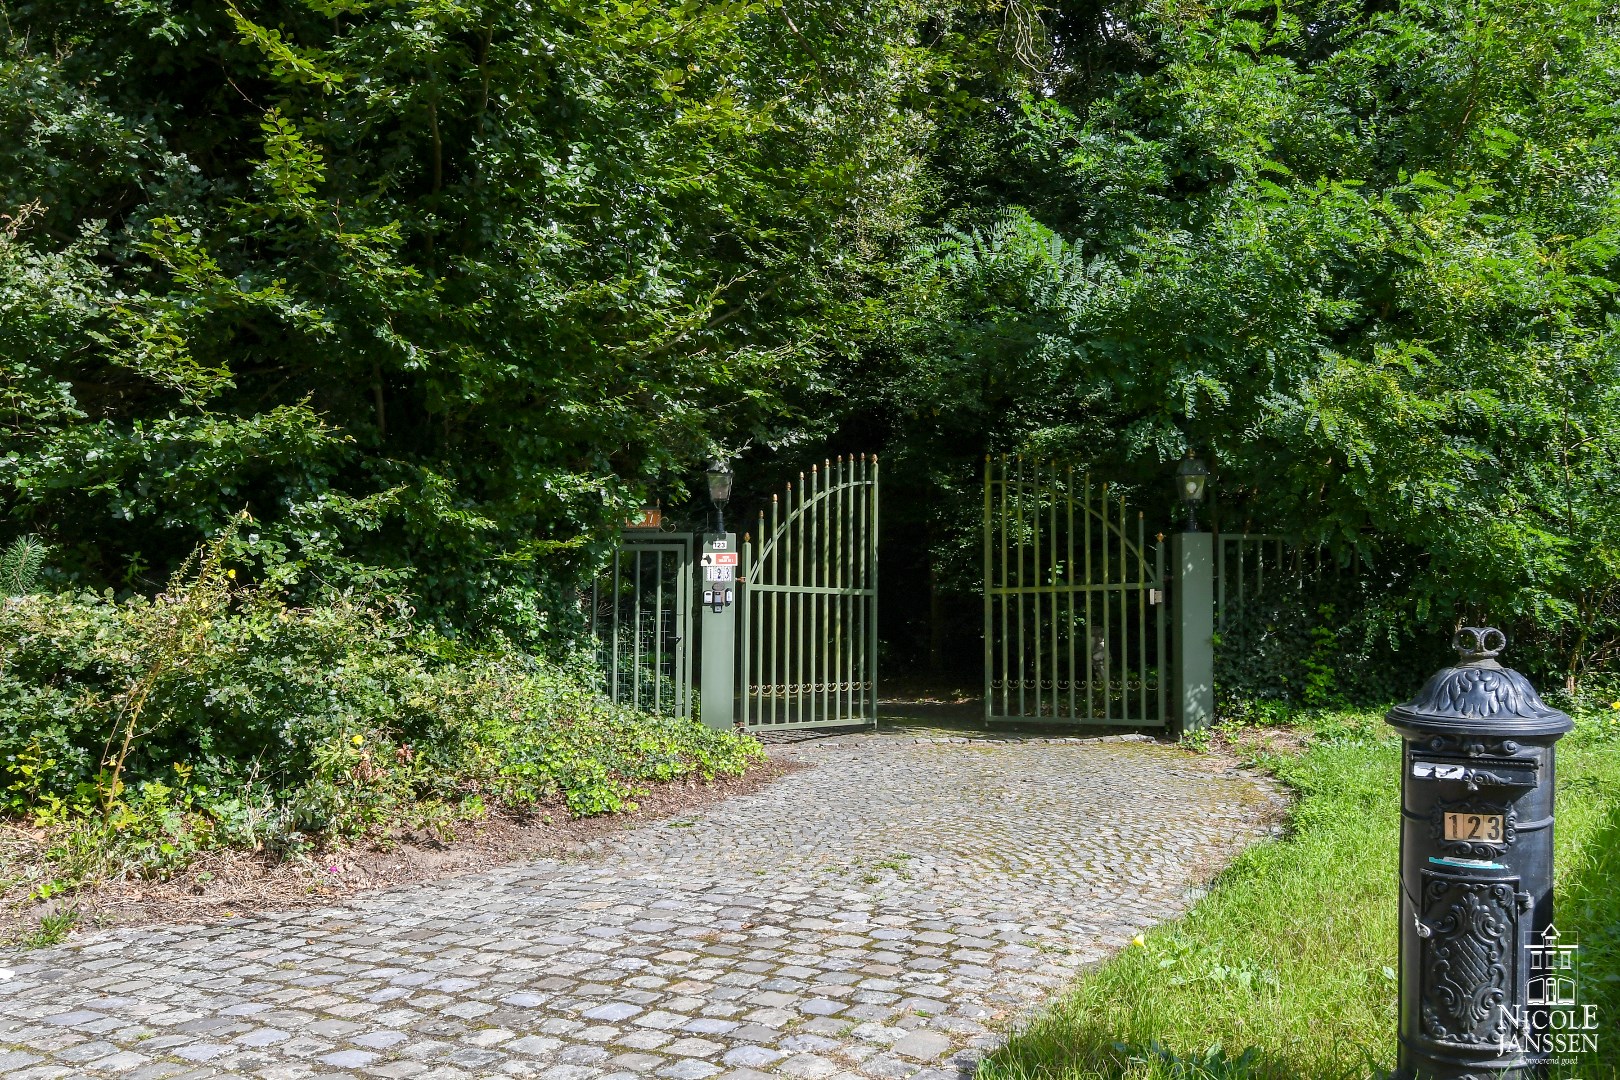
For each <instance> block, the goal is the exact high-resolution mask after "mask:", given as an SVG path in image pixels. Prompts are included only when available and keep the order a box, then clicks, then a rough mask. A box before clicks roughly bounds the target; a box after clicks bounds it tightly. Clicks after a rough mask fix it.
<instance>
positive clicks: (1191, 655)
mask: <svg viewBox="0 0 1620 1080" xmlns="http://www.w3.org/2000/svg"><path fill="white" fill-rule="evenodd" d="M1171 558H1172V559H1173V560H1174V562H1175V576H1176V583H1175V590H1176V591H1175V604H1176V613H1175V625H1174V629H1173V631H1172V632H1173V633H1174V635H1175V655H1176V727H1177V729H1178V730H1179V731H1180V732H1181V733H1182V734H1185V733H1187V732H1189V731H1197V730H1199V729H1201V728H1206V727H1208V726H1209V725H1210V724H1211V723H1213V722H1214V720H1215V547H1214V538H1213V537H1212V536H1211V535H1210V534H1209V533H1207V532H1196V533H1177V534H1175V536H1174V537H1173V538H1172V543H1171Z"/></svg>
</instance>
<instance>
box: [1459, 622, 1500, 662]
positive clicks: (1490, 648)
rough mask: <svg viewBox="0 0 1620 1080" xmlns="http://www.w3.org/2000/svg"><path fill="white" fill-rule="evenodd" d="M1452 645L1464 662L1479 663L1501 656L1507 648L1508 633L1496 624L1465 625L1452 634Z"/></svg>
mask: <svg viewBox="0 0 1620 1080" xmlns="http://www.w3.org/2000/svg"><path fill="white" fill-rule="evenodd" d="M1451 647H1452V648H1453V649H1456V650H1457V656H1458V658H1459V660H1460V661H1461V662H1462V663H1464V664H1477V663H1479V662H1480V661H1482V660H1495V659H1496V658H1497V657H1498V656H1501V655H1502V651H1503V650H1504V649H1506V648H1507V635H1506V634H1504V633H1502V631H1500V630H1498V629H1497V628H1496V627H1494V626H1465V627H1463V628H1462V629H1461V630H1458V631H1457V632H1456V633H1455V634H1453V635H1452V637H1451Z"/></svg>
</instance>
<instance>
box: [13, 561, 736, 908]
mask: <svg viewBox="0 0 1620 1080" xmlns="http://www.w3.org/2000/svg"><path fill="white" fill-rule="evenodd" d="M220 550H221V546H220V545H217V544H216V545H212V546H209V547H206V548H204V549H203V550H202V551H200V552H199V554H198V556H197V557H196V558H195V559H194V560H193V562H192V563H191V565H190V567H189V568H188V569H187V570H186V571H185V572H184V576H183V577H182V576H177V578H176V579H175V580H174V581H173V582H172V583H171V585H170V587H169V589H168V590H167V591H166V592H164V593H163V594H161V595H159V596H156V597H152V598H146V597H133V598H130V599H127V600H115V599H114V598H113V597H112V596H111V595H96V594H88V593H86V594H78V595H65V594H48V593H36V594H32V595H26V596H20V597H12V598H10V599H6V600H4V601H3V602H0V810H3V811H4V812H6V813H7V814H9V815H11V816H13V817H27V818H29V819H31V820H32V822H33V823H34V824H35V825H36V826H38V827H41V828H43V829H45V830H46V831H47V833H48V835H49V837H50V838H51V844H52V846H51V848H50V851H49V855H48V859H49V861H50V862H51V863H52V867H50V868H48V869H49V871H50V872H49V873H38V874H31V875H30V876H31V877H37V878H38V879H39V880H38V884H37V885H36V892H37V891H38V890H39V889H41V888H45V889H49V888H72V887H75V886H77V885H79V884H82V883H84V882H86V881H89V880H94V879H96V878H98V877H102V876H106V875H108V874H115V873H138V874H143V875H162V874H166V873H169V872H172V871H173V870H174V869H175V868H177V867H179V866H182V865H184V864H185V863H186V862H187V861H189V860H190V858H191V857H192V856H194V855H195V854H196V853H197V852H198V851H201V850H207V849H210V848H218V847H222V846H245V847H250V848H260V849H268V850H270V851H272V852H286V851H296V850H299V849H302V848H304V847H307V846H309V845H311V844H315V843H318V842H321V841H323V840H326V839H330V838H336V837H359V836H363V835H366V834H372V833H376V832H379V831H381V830H386V829H389V828H392V827H396V826H401V827H411V828H423V827H425V828H432V829H441V830H442V829H444V828H445V827H447V826H448V825H449V824H450V823H451V822H454V821H456V820H458V819H463V818H468V817H477V816H480V815H482V814H484V813H487V812H488V811H489V810H490V809H492V808H496V807H501V808H506V809H514V808H521V807H525V806H533V805H535V804H541V803H544V804H548V805H561V806H565V807H566V808H567V810H568V812H570V813H572V814H574V815H581V816H582V815H589V814H601V813H611V812H615V811H621V810H627V809H633V808H634V805H635V799H636V797H637V794H638V792H639V791H640V790H641V788H642V787H643V786H644V785H645V784H647V783H649V782H658V781H669V780H677V779H683V778H699V779H703V780H708V779H712V778H713V777H714V776H716V775H718V774H737V773H740V772H742V771H743V770H744V769H746V768H747V766H748V764H749V762H750V761H751V760H752V759H754V758H755V757H757V756H758V755H759V754H760V753H761V751H760V748H759V745H758V743H757V742H756V741H754V740H753V739H750V738H747V737H744V736H739V735H735V734H732V733H730V732H714V731H710V730H709V729H707V728H704V727H703V726H702V725H700V724H698V723H696V722H693V721H684V720H677V719H671V718H662V717H655V716H649V715H646V714H643V713H639V712H636V711H634V710H632V709H629V708H626V707H622V706H619V705H615V704H614V703H612V702H610V701H608V700H607V699H606V698H604V697H603V696H602V695H600V694H599V693H597V692H596V690H595V678H594V674H593V672H592V671H591V670H590V669H589V667H588V664H587V663H586V662H584V661H581V662H577V663H574V664H571V665H568V664H559V663H556V662H553V661H549V660H542V659H538V658H535V657H533V656H530V655H528V654H525V653H523V652H521V651H519V650H517V649H514V648H511V647H508V646H505V645H502V644H500V643H496V644H493V645H485V646H480V647H474V646H470V645H468V644H465V643H462V642H458V641H454V640H451V639H449V638H446V637H444V636H442V635H440V634H438V633H437V632H435V631H433V630H431V629H428V628H426V627H424V626H422V625H420V624H418V623H417V622H416V621H415V619H414V618H413V613H412V611H411V609H410V607H409V606H408V604H406V603H405V602H404V601H403V600H401V599H399V598H397V597H396V598H388V597H359V596H355V595H336V596H331V597H328V598H327V599H326V600H325V601H324V602H322V603H320V604H317V605H313V606H295V605H293V604H291V603H289V602H288V601H287V600H286V598H285V597H284V596H283V595H281V594H280V593H278V592H277V591H276V590H274V589H273V588H268V587H254V586H243V585H239V584H238V583H237V582H236V581H235V578H234V573H233V572H232V571H231V570H229V569H227V568H225V567H223V566H222V565H221V560H220ZM52 882H55V885H54V886H53V885H52V884H51V883H52Z"/></svg>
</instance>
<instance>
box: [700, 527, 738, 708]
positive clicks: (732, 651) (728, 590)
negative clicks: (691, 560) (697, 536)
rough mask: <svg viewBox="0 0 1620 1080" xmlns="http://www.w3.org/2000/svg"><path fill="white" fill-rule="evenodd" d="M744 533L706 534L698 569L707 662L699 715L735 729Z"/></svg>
mask: <svg viewBox="0 0 1620 1080" xmlns="http://www.w3.org/2000/svg"><path fill="white" fill-rule="evenodd" d="M740 540H741V537H740V536H738V535H737V534H736V533H731V534H728V535H726V536H725V537H718V536H714V535H712V534H711V535H707V536H705V537H704V538H703V558H702V560H701V563H702V565H701V566H700V567H699V568H698V574H699V577H700V580H699V581H698V589H697V594H698V600H699V601H700V602H701V604H700V607H699V614H698V619H699V621H700V622H701V633H702V642H701V648H702V649H703V666H702V667H701V668H700V669H699V671H698V719H700V720H702V721H703V723H704V725H705V726H707V727H711V728H717V729H722V730H728V731H729V730H730V729H731V727H732V723H733V721H734V720H735V719H736V716H737V601H738V600H739V599H740V598H741V596H740V594H739V592H738V589H737V562H738V560H737V551H738V548H739V547H740V546H741V545H740V543H739V541H740Z"/></svg>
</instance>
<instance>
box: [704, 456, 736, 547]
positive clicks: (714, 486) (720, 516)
mask: <svg viewBox="0 0 1620 1080" xmlns="http://www.w3.org/2000/svg"><path fill="white" fill-rule="evenodd" d="M708 477H709V501H710V502H712V503H713V504H714V531H715V535H717V536H721V537H723V536H725V535H726V503H728V502H730V501H731V479H732V473H731V465H730V463H729V462H726V461H721V460H719V459H718V458H717V459H715V460H714V461H711V462H709V471H708Z"/></svg>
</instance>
